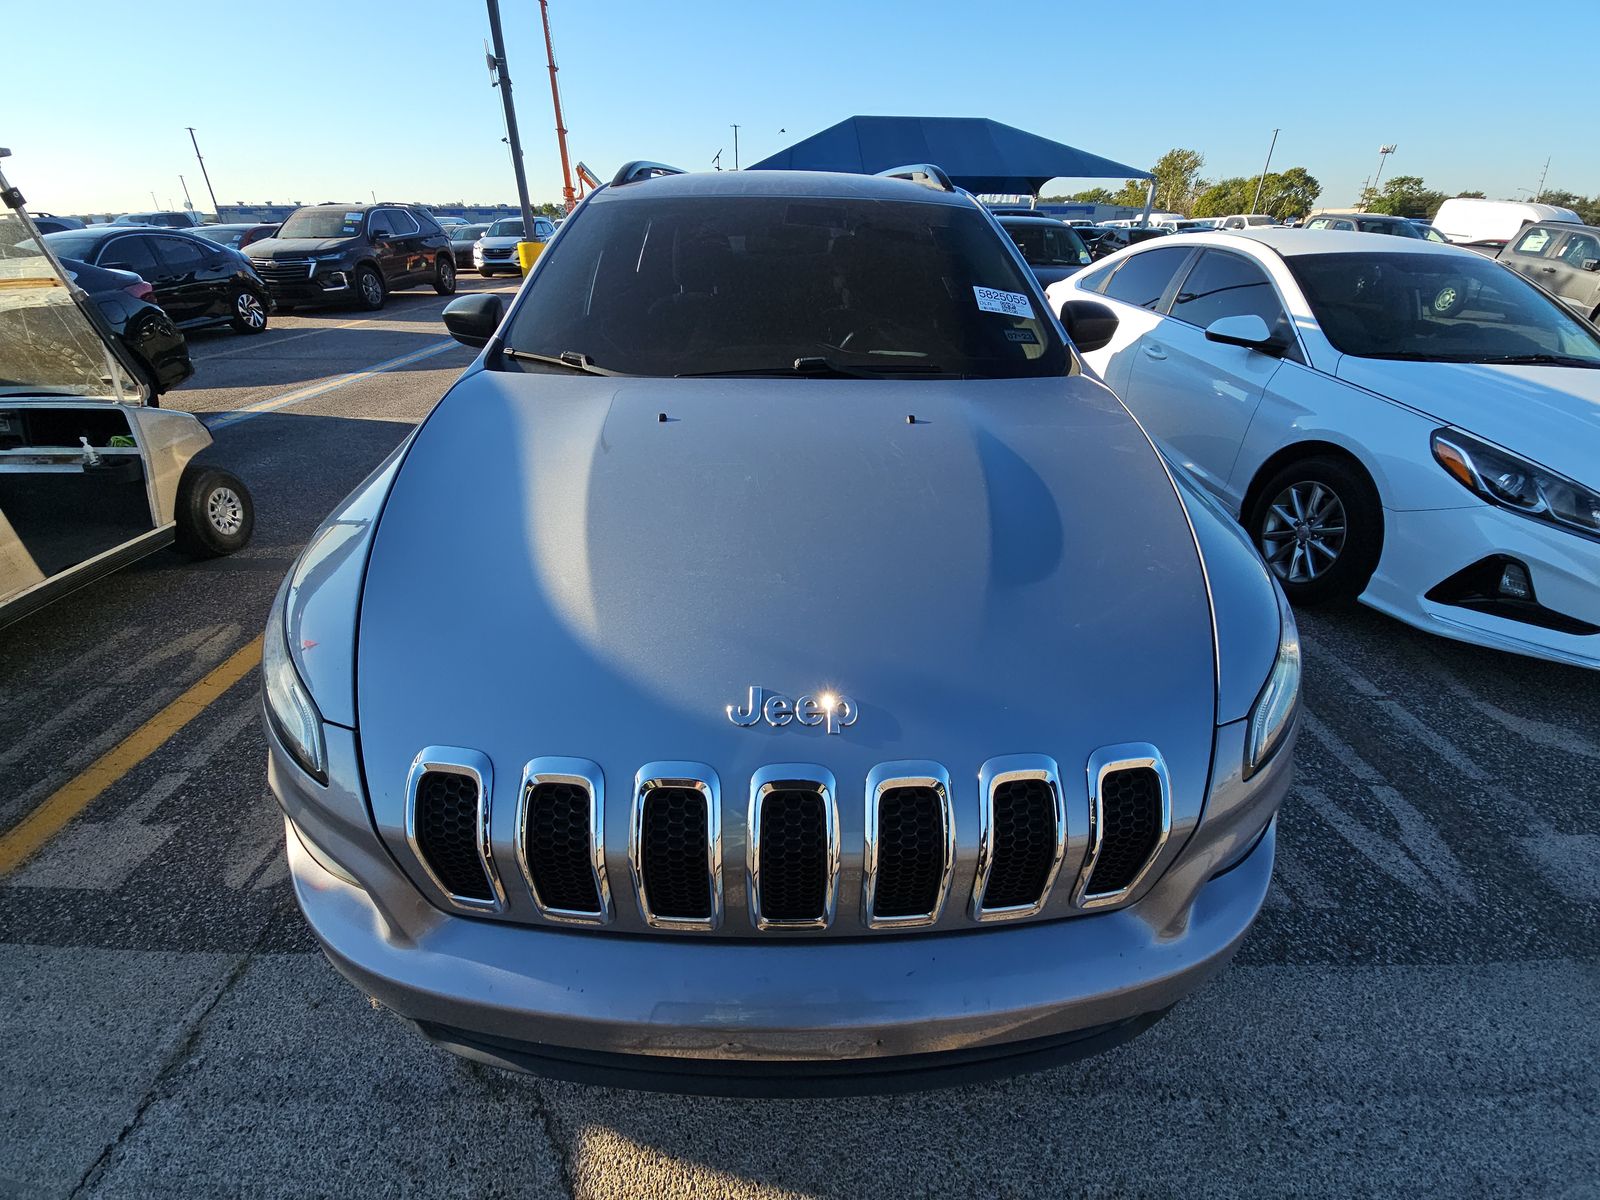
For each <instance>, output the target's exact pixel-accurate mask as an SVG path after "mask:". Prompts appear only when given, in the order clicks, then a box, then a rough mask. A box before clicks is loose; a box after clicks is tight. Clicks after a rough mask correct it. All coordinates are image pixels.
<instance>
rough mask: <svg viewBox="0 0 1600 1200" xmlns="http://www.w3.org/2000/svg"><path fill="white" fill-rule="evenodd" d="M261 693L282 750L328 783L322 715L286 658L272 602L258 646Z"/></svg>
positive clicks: (279, 612)
mask: <svg viewBox="0 0 1600 1200" xmlns="http://www.w3.org/2000/svg"><path fill="white" fill-rule="evenodd" d="M261 690H262V692H263V694H264V695H265V696H266V699H267V716H268V718H269V719H270V720H271V721H272V728H273V730H274V731H275V732H276V733H277V735H278V737H279V738H280V739H282V741H283V744H284V747H285V748H286V749H287V750H288V751H289V753H290V754H291V755H292V756H293V757H294V760H295V761H296V762H298V763H299V764H300V766H301V767H302V768H304V770H305V771H306V773H307V774H308V775H311V776H312V777H313V778H315V779H316V780H317V782H319V783H327V782H328V759H327V751H326V750H325V749H324V748H323V741H322V714H320V713H319V712H317V706H316V705H315V704H314V703H313V702H312V700H311V694H310V693H309V692H307V691H306V688H305V684H303V683H301V682H300V676H299V674H298V673H297V672H296V671H295V669H294V663H293V662H292V661H291V660H290V658H289V642H288V640H287V638H286V637H285V634H284V626H283V600H282V598H281V596H280V597H279V598H278V599H276V600H274V601H273V604H272V613H271V615H270V616H269V617H268V618H267V631H266V634H265V636H264V638H263V640H262V645H261Z"/></svg>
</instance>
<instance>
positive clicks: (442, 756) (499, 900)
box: [406, 746, 506, 913]
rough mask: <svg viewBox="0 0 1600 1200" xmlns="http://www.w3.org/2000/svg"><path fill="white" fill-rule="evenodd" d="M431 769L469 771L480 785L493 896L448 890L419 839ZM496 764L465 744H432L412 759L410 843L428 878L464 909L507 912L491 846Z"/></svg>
mask: <svg viewBox="0 0 1600 1200" xmlns="http://www.w3.org/2000/svg"><path fill="white" fill-rule="evenodd" d="M430 771H438V772H440V773H442V774H446V775H465V776H467V778H469V779H471V780H473V781H474V782H475V783H476V784H477V785H478V861H479V862H480V863H481V864H482V865H483V873H484V875H485V876H486V877H487V878H488V880H489V890H490V891H491V892H492V893H493V894H494V898H493V899H491V900H478V899H476V898H474V897H472V896H458V895H456V894H455V893H453V892H451V891H449V890H447V889H446V888H445V886H444V884H443V882H441V881H440V879H439V877H438V876H437V875H436V874H434V871H433V865H432V864H431V863H430V862H428V858H427V855H425V854H423V853H422V846H421V844H420V843H419V842H418V841H417V785H418V784H420V783H421V782H422V777H423V776H424V775H426V774H428V773H429V772H430ZM493 792H494V767H493V766H491V765H490V762H489V758H488V756H487V755H485V754H482V753H480V752H479V751H477V750H468V749H466V748H465V747H463V746H428V747H426V748H424V749H423V750H422V751H421V753H419V754H418V755H417V756H416V758H414V759H412V760H411V770H410V772H409V773H408V774H407V776H406V845H407V846H408V847H409V848H410V850H411V853H412V855H413V857H415V859H416V860H417V864H418V865H419V866H420V867H421V868H422V870H423V872H424V873H425V874H426V875H427V877H428V880H429V882H430V883H432V884H433V886H434V887H435V888H436V889H437V890H438V893H439V895H440V896H441V897H443V899H444V900H445V901H447V902H448V903H449V904H450V905H451V907H453V908H459V909H461V910H462V911H464V912H478V913H481V912H495V913H497V912H503V911H505V906H506V893H505V889H504V888H503V887H502V886H501V885H500V873H499V872H498V871H496V870H495V866H494V854H493V853H492V852H491V850H490V848H489V815H490V806H491V804H492V803H493Z"/></svg>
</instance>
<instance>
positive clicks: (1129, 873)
mask: <svg viewBox="0 0 1600 1200" xmlns="http://www.w3.org/2000/svg"><path fill="white" fill-rule="evenodd" d="M1100 804H1101V823H1100V857H1099V858H1097V859H1096V860H1095V864H1094V873H1093V874H1091V875H1090V876H1089V894H1090V895H1100V894H1103V893H1106V892H1120V891H1121V890H1122V889H1123V888H1125V887H1127V886H1128V885H1129V884H1130V883H1132V882H1133V879H1134V876H1136V875H1138V874H1139V869H1140V868H1141V867H1143V866H1144V864H1145V861H1146V860H1147V859H1149V857H1150V853H1151V851H1153V850H1154V849H1155V848H1156V839H1157V838H1159V837H1160V836H1161V779H1160V777H1159V776H1158V775H1157V774H1156V773H1155V772H1154V771H1153V770H1151V769H1150V768H1149V767H1130V768H1128V769H1127V770H1125V771H1113V772H1112V773H1111V774H1109V775H1107V776H1106V777H1105V780H1104V781H1103V782H1102V783H1101V785H1100Z"/></svg>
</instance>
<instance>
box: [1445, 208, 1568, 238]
mask: <svg viewBox="0 0 1600 1200" xmlns="http://www.w3.org/2000/svg"><path fill="white" fill-rule="evenodd" d="M1535 221H1571V222H1573V223H1574V224H1582V222H1581V221H1579V220H1578V214H1577V213H1575V212H1573V211H1572V210H1571V209H1570V208H1561V207H1559V206H1557V205H1554V204H1532V203H1523V202H1522V201H1519V200H1475V199H1472V198H1471V197H1465V196H1464V197H1459V198H1457V199H1454V200H1446V201H1445V202H1444V203H1443V204H1441V205H1440V206H1439V215H1438V216H1436V217H1434V218H1433V227H1434V228H1435V229H1437V230H1438V231H1439V232H1440V233H1442V234H1444V235H1445V237H1447V238H1449V239H1450V240H1451V241H1452V242H1492V243H1497V244H1503V243H1505V242H1509V241H1510V240H1511V239H1512V238H1513V237H1515V236H1516V234H1517V230H1519V229H1521V228H1522V227H1523V226H1524V225H1531V224H1532V223H1533V222H1535Z"/></svg>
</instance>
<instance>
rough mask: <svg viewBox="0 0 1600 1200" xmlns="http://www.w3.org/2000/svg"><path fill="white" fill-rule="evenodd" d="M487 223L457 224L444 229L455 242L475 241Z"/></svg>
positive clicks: (481, 234) (480, 235)
mask: <svg viewBox="0 0 1600 1200" xmlns="http://www.w3.org/2000/svg"><path fill="white" fill-rule="evenodd" d="M487 228H489V227H488V226H487V225H457V226H456V227H455V228H454V229H449V230H446V232H447V233H449V235H450V239H451V240H452V241H456V242H475V241H477V240H478V239H479V238H481V237H482V236H483V231H484V230H485V229H487Z"/></svg>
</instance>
